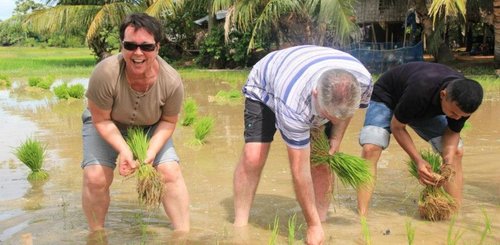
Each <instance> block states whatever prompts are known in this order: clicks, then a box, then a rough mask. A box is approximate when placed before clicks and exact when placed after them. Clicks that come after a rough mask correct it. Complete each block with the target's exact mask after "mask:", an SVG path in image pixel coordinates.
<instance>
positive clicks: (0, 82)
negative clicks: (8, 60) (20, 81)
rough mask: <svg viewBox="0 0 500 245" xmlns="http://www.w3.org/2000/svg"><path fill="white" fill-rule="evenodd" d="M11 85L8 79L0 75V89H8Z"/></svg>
mask: <svg viewBox="0 0 500 245" xmlns="http://www.w3.org/2000/svg"><path fill="white" fill-rule="evenodd" d="M11 85H12V83H11V81H10V80H9V77H8V76H6V75H2V74H0V88H10V86H11Z"/></svg>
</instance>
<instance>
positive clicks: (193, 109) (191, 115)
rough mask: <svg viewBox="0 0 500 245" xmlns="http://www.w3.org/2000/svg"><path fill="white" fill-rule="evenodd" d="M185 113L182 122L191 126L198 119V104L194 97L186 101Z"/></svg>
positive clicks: (183, 124)
mask: <svg viewBox="0 0 500 245" xmlns="http://www.w3.org/2000/svg"><path fill="white" fill-rule="evenodd" d="M183 111H184V113H183V114H182V120H181V124H182V126H189V125H191V124H193V122H194V121H195V119H196V114H197V113H198V105H196V101H194V99H193V98H187V99H186V101H184V106H183Z"/></svg>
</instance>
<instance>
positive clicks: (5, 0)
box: [0, 0, 16, 20]
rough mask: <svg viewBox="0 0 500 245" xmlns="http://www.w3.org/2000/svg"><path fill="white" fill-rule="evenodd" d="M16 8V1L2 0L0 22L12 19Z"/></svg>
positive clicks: (0, 1)
mask: <svg viewBox="0 0 500 245" xmlns="http://www.w3.org/2000/svg"><path fill="white" fill-rule="evenodd" d="M15 7H16V1H15V0H0V20H6V19H8V18H10V16H12V11H13V10H14V8H15Z"/></svg>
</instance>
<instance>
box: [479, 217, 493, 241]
mask: <svg viewBox="0 0 500 245" xmlns="http://www.w3.org/2000/svg"><path fill="white" fill-rule="evenodd" d="M481 212H483V215H484V230H483V232H482V233H481V240H479V245H482V244H483V243H484V239H486V236H487V235H488V234H489V233H491V221H490V218H489V217H488V214H486V211H484V209H481Z"/></svg>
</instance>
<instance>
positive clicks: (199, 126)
mask: <svg viewBox="0 0 500 245" xmlns="http://www.w3.org/2000/svg"><path fill="white" fill-rule="evenodd" d="M214 122H215V120H214V118H213V117H211V116H206V117H202V118H200V120H198V121H196V123H195V124H194V138H195V140H196V141H197V142H198V144H205V142H206V138H207V135H208V134H210V132H211V131H212V128H213V126H214Z"/></svg>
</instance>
